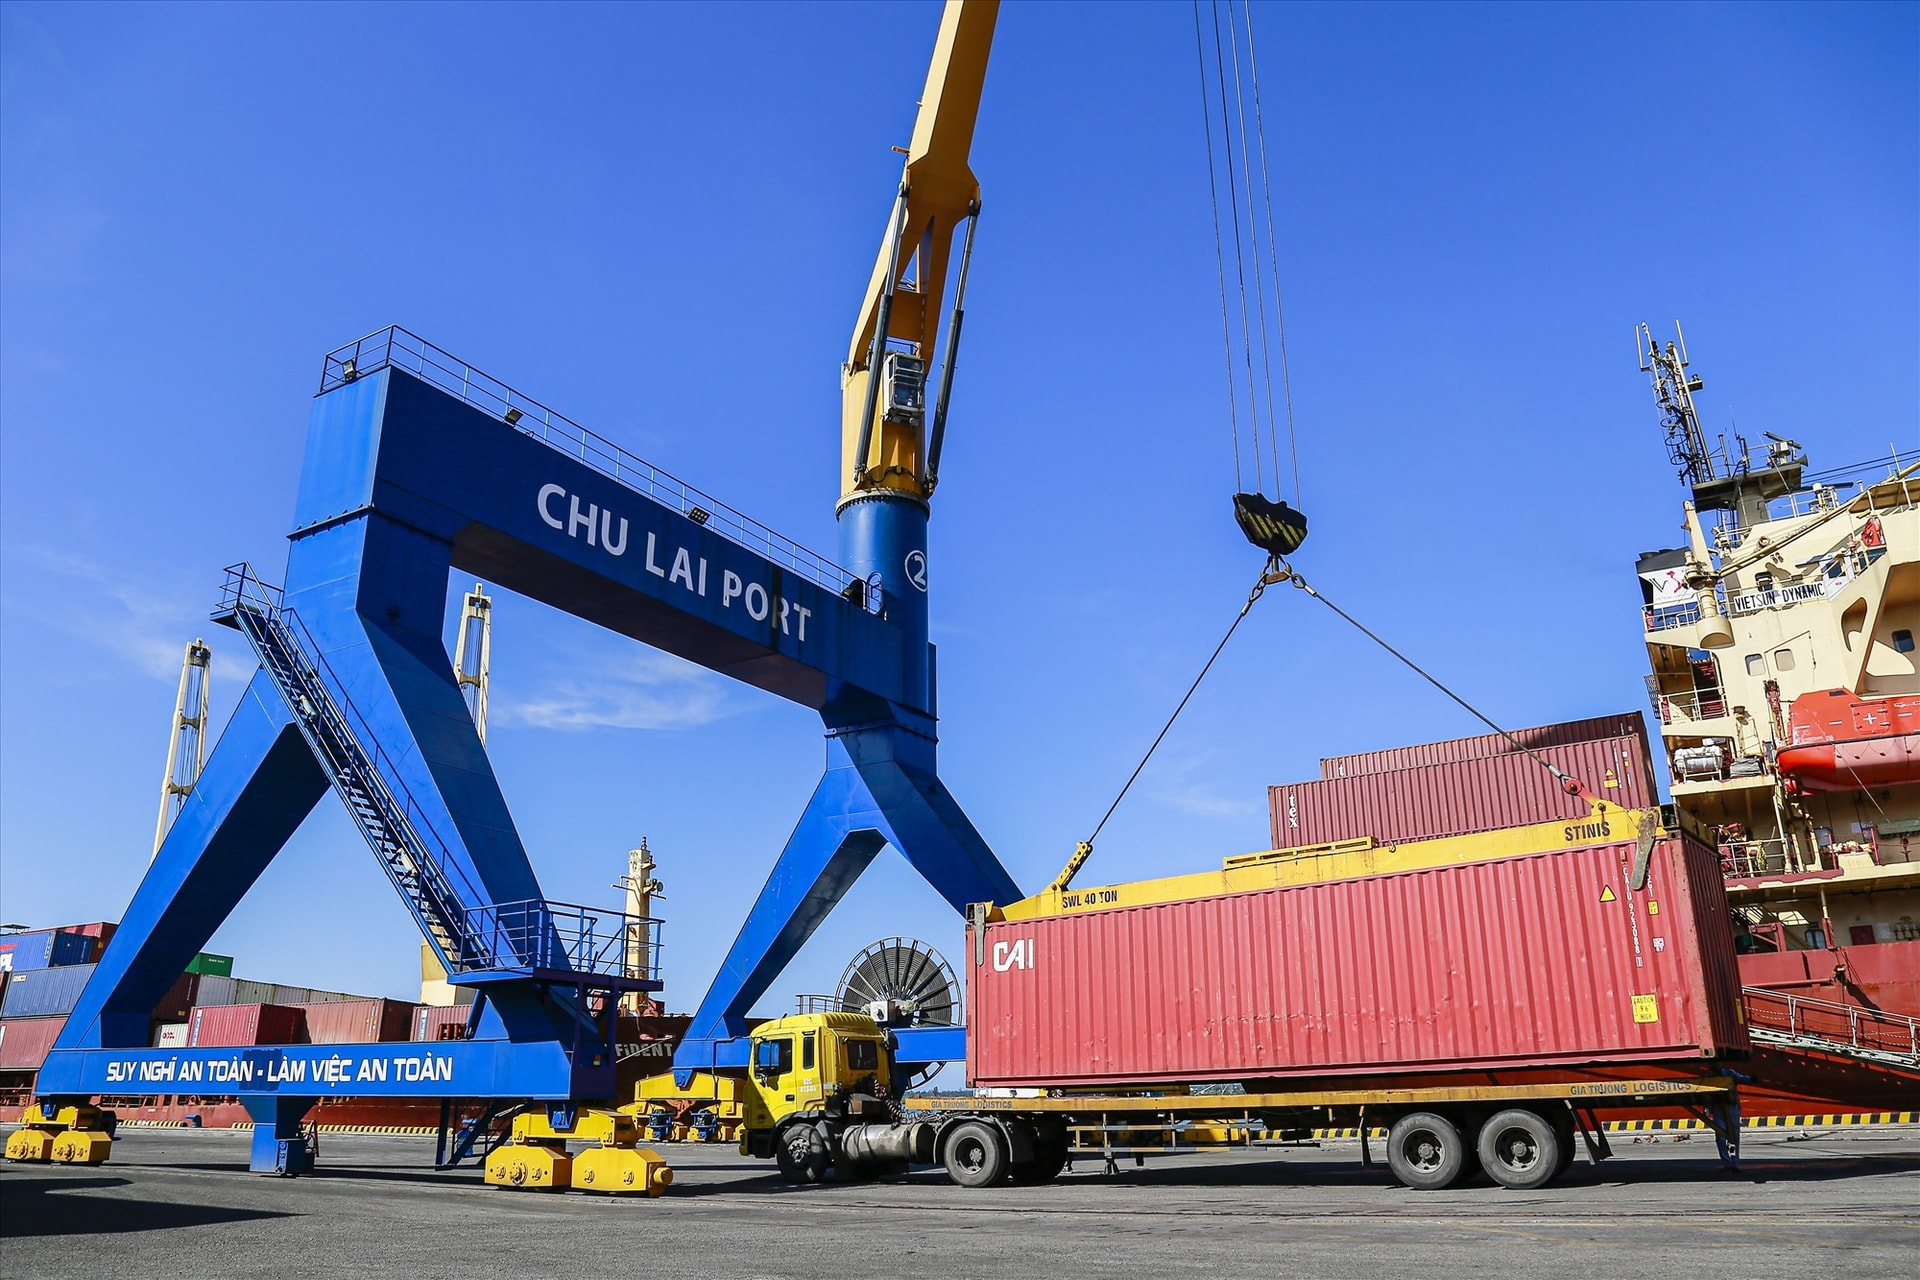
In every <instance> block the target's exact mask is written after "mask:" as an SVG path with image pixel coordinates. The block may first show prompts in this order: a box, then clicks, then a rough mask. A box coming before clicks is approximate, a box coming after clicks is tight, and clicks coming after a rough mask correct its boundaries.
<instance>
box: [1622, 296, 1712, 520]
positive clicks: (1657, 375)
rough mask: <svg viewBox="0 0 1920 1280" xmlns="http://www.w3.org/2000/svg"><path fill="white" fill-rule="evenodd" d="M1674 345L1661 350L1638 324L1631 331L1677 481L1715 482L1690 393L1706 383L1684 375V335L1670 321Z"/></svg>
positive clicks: (1650, 331) (1703, 434) (1651, 332)
mask: <svg viewBox="0 0 1920 1280" xmlns="http://www.w3.org/2000/svg"><path fill="white" fill-rule="evenodd" d="M1673 332H1674V336H1675V337H1676V338H1678V339H1679V341H1678V342H1669V343H1668V344H1667V345H1666V347H1665V348H1664V349H1662V347H1661V346H1660V343H1659V340H1658V339H1656V338H1655V337H1654V336H1653V330H1652V328H1650V327H1649V326H1647V325H1645V324H1642V325H1641V326H1640V327H1639V329H1638V330H1637V331H1636V332H1635V335H1634V336H1635V339H1636V345H1637V346H1638V347H1639V349H1640V371H1641V372H1642V373H1645V374H1647V375H1649V377H1650V379H1651V380H1652V382H1653V398H1654V400H1655V402H1656V403H1658V404H1659V406H1660V421H1661V425H1663V426H1664V427H1666V429H1667V457H1668V458H1669V459H1671V460H1672V462H1673V464H1674V465H1675V466H1676V467H1679V468H1680V478H1681V479H1682V480H1684V481H1686V482H1687V483H1688V484H1690V485H1698V484H1705V483H1706V482H1707V481H1709V480H1714V479H1718V477H1717V476H1716V475H1715V474H1714V470H1713V453H1712V451H1711V450H1710V449H1708V448H1707V433H1706V432H1705V431H1704V430H1703V429H1702V428H1701V426H1700V414H1699V412H1698V411H1697V410H1695V409H1694V407H1693V393H1694V392H1696V391H1698V390H1700V388H1701V387H1703V386H1705V385H1706V383H1705V382H1704V381H1703V380H1702V379H1701V377H1700V375H1699V374H1695V373H1688V372H1687V366H1688V364H1689V363H1690V362H1689V361H1688V359H1687V335H1686V334H1685V333H1683V332H1682V331H1681V329H1680V322H1679V321H1678V320H1675V321H1674V322H1673Z"/></svg>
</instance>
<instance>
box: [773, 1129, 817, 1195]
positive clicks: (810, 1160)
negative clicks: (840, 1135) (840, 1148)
mask: <svg viewBox="0 0 1920 1280" xmlns="http://www.w3.org/2000/svg"><path fill="white" fill-rule="evenodd" d="M773 1158H774V1160H775V1162H776V1163H778V1164H779V1166H780V1176H781V1177H783V1178H785V1179H786V1180H787V1181H788V1182H802V1183H805V1182H819V1181H821V1180H823V1179H824V1178H825V1177H826V1176H827V1163H828V1161H827V1143H826V1139H824V1138H822V1137H821V1136H820V1131H819V1130H818V1129H816V1128H814V1127H813V1126H812V1125H810V1124H805V1123H802V1124H790V1125H788V1126H787V1127H786V1128H784V1129H782V1130H781V1131H780V1133H779V1135H778V1136H777V1137H776V1138H775V1139H774V1144H773Z"/></svg>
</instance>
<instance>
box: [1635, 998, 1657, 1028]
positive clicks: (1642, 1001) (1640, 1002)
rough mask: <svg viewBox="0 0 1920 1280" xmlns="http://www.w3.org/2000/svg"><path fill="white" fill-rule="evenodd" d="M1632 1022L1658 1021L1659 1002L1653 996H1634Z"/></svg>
mask: <svg viewBox="0 0 1920 1280" xmlns="http://www.w3.org/2000/svg"><path fill="white" fill-rule="evenodd" d="M1633 1020H1634V1021H1635V1022H1658V1021H1660V1001H1659V999H1658V998H1656V997H1654V996H1635V997H1634V998H1633Z"/></svg>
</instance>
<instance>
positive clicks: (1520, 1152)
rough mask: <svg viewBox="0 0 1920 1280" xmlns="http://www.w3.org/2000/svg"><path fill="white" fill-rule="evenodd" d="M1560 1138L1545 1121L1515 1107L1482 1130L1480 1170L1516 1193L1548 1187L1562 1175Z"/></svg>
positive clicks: (1541, 1117)
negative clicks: (1483, 1170) (1548, 1184)
mask: <svg viewBox="0 0 1920 1280" xmlns="http://www.w3.org/2000/svg"><path fill="white" fill-rule="evenodd" d="M1561 1145H1562V1144H1561V1141H1560V1135H1559V1133H1558V1132H1556V1131H1555V1129H1554V1127H1553V1125H1551V1124H1549V1123H1548V1122H1547V1120H1546V1119H1545V1117H1543V1116H1540V1115H1538V1114H1537V1113H1535V1112H1532V1111H1528V1110H1525V1109H1524V1108H1521V1107H1514V1108H1513V1109H1511V1110H1508V1111H1502V1112H1501V1113H1500V1114H1498V1115H1496V1116H1494V1117H1493V1119H1491V1120H1489V1121H1487V1123H1486V1124H1485V1125H1484V1126H1483V1127H1482V1128H1481V1130H1480V1167H1481V1168H1483V1169H1485V1170H1486V1171H1487V1176H1488V1177H1489V1178H1492V1179H1493V1180H1494V1181H1495V1182H1497V1183H1499V1184H1500V1185H1501V1186H1503V1187H1508V1188H1511V1189H1512V1190H1514V1191H1532V1190H1533V1189H1534V1188H1536V1187H1544V1186H1546V1185H1547V1183H1549V1182H1551V1181H1553V1179H1554V1178H1555V1177H1556V1176H1558V1175H1559V1173H1560V1148H1561Z"/></svg>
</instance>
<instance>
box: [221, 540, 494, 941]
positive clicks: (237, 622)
mask: <svg viewBox="0 0 1920 1280" xmlns="http://www.w3.org/2000/svg"><path fill="white" fill-rule="evenodd" d="M278 596H279V593H278V592H277V591H276V590H275V589H274V588H272V587H269V586H268V585H267V584H265V583H264V582H262V581H260V579H259V578H258V577H257V576H255V574H254V572H253V569H252V566H250V565H247V564H238V565H233V566H231V567H229V568H228V569H227V581H226V585H225V587H224V589H223V591H222V597H221V604H220V608H219V610H218V611H217V612H216V613H215V614H214V618H215V620H216V621H219V622H224V623H227V624H228V625H231V626H234V627H237V628H239V630H240V632H241V633H242V634H243V635H245V636H246V637H247V640H248V642H249V643H251V644H252V646H253V651H254V652H255V653H256V654H257V655H258V656H259V658H260V665H261V666H262V667H264V668H265V669H266V671H267V674H268V675H269V676H271V677H272V679H273V683H274V685H275V687H277V688H278V689H279V690H280V696H281V697H282V698H284V699H286V703H287V706H288V708H289V709H290V710H291V711H292V712H293V718H294V722H295V723H296V724H298V725H299V727H300V732H301V734H302V735H303V736H304V737H305V738H306V740H307V745H308V746H309V747H311V748H312V749H313V755H314V758H315V759H316V760H318V761H319V762H320V765H321V767H322V768H324V769H325V770H326V772H327V777H328V778H329V779H331V780H332V782H333V788H334V790H335V791H336V792H338V793H339V795H340V798H341V800H343V801H344V802H345V803H346V806H347V812H348V813H350V814H352V815H353V821H354V825H355V826H357V827H359V828H360V834H361V835H363V836H365V837H366V840H367V844H368V845H370V846H371V847H372V848H373V851H374V853H376V854H378V855H379V858H380V862H381V865H382V866H384V867H385V868H386V871H387V877H388V878H389V879H390V880H392V881H393V885H394V887H395V888H396V889H398V890H399V891H400V896H401V897H402V898H403V899H405V900H406V903H407V906H408V907H409V908H410V909H411V910H412V912H413V915H414V918H415V919H416V920H417V921H419V924H420V928H421V930H422V932H423V933H425V934H426V936H427V937H428V938H429V939H431V940H432V942H433V945H434V948H435V949H436V950H437V951H439V952H440V955H441V959H442V960H443V961H444V962H445V964H446V966H447V971H448V972H449V973H455V972H460V971H463V970H468V969H472V968H475V967H480V968H494V967H498V966H497V965H496V964H495V963H494V961H496V960H497V959H499V957H495V956H492V955H489V954H488V953H487V948H486V946H485V945H484V944H485V943H486V942H487V941H489V939H487V938H485V937H476V936H475V935H474V931H473V930H471V929H469V928H468V927H467V919H468V915H469V912H470V910H471V908H472V907H474V906H475V905H477V904H479V903H481V902H484V901H485V899H484V898H483V897H481V895H479V894H477V893H475V892H473V890H472V887H471V886H470V885H464V884H456V881H455V878H454V877H455V876H459V871H458V869H457V868H455V867H453V866H452V865H451V864H450V863H449V862H448V860H447V857H446V853H445V848H444V846H440V847H439V848H436V847H435V846H436V845H438V844H439V842H438V841H431V842H430V841H429V838H428V837H427V836H426V835H425V834H424V832H423V828H425V829H426V830H431V828H430V827H428V826H427V824H426V822H425V815H423V814H421V813H420V812H419V809H418V806H416V805H415V804H414V803H413V801H412V799H411V797H408V796H406V795H405V793H404V792H402V791H399V790H397V788H396V786H395V785H394V784H393V783H391V782H389V781H388V779H389V777H391V776H393V774H392V771H391V769H390V768H389V769H388V770H384V771H383V770H382V769H381V768H380V764H381V763H384V761H382V760H379V759H377V758H376V756H378V755H380V754H383V753H380V749H379V747H378V746H377V745H375V744H374V742H373V739H372V735H371V734H369V733H366V732H364V729H365V721H364V720H363V719H362V718H361V717H360V716H359V715H358V714H357V713H355V712H353V711H352V704H351V703H348V702H346V700H345V698H344V697H340V698H336V697H335V695H334V694H333V692H332V690H330V689H329V688H328V682H327V681H326V680H324V679H323V678H322V677H321V674H320V669H321V667H323V666H324V665H325V659H324V658H322V657H321V656H320V652H319V649H318V647H317V646H316V645H315V644H314V643H313V638H312V637H311V636H310V635H308V634H307V632H306V628H305V627H304V626H303V625H302V624H301V622H300V619H299V616H298V615H297V614H296V613H295V612H294V611H293V610H291V609H286V608H283V607H282V606H281V604H280V601H279V598H278ZM303 642H304V643H303ZM336 683H337V682H336ZM343 704H344V707H343ZM350 717H351V718H350ZM355 721H358V722H359V724H358V726H357V727H358V728H359V729H360V730H362V731H360V732H356V724H355ZM450 873H451V874H450ZM460 879H461V880H464V879H465V877H464V876H461V877H460ZM463 890H464V892H463ZM508 960H509V964H510V965H511V964H512V963H513V961H512V960H511V958H508Z"/></svg>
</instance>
